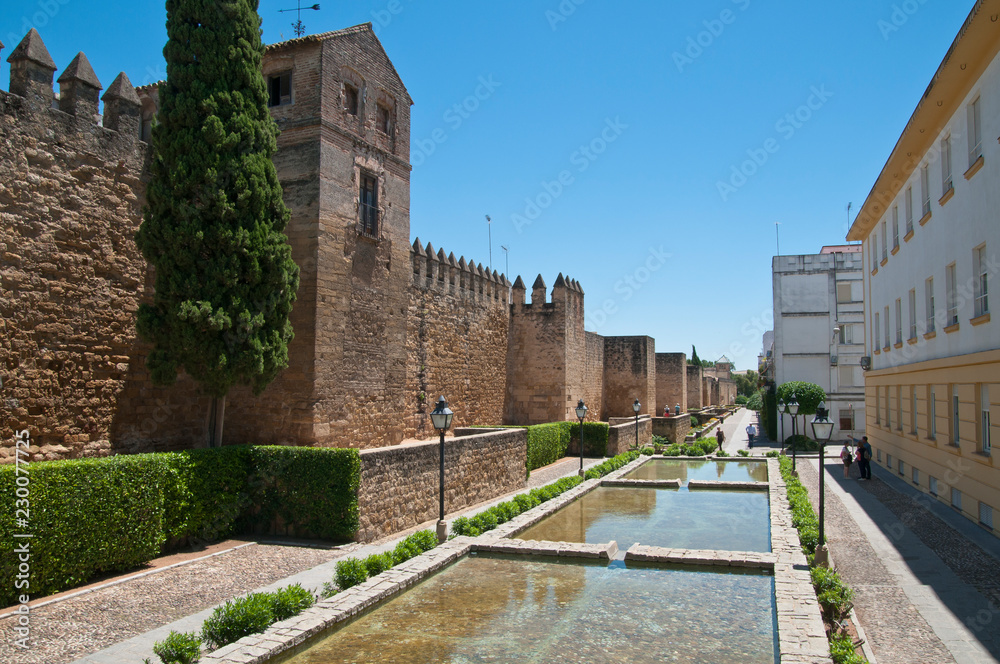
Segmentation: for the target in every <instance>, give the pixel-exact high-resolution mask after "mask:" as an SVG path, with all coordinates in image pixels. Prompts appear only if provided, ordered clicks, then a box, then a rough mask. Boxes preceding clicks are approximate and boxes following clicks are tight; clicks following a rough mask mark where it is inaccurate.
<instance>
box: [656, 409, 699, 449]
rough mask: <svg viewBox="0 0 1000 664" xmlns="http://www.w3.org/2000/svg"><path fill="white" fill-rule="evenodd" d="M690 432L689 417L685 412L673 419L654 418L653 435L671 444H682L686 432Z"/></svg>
mask: <svg viewBox="0 0 1000 664" xmlns="http://www.w3.org/2000/svg"><path fill="white" fill-rule="evenodd" d="M690 430H691V416H690V415H688V414H687V413H686V412H682V413H681V414H680V415H675V416H674V417H654V418H653V435H654V436H662V437H663V438H666V439H667V440H669V441H670V442H671V443H677V444H680V443H683V442H684V438H685V437H686V436H687V434H688V431H690Z"/></svg>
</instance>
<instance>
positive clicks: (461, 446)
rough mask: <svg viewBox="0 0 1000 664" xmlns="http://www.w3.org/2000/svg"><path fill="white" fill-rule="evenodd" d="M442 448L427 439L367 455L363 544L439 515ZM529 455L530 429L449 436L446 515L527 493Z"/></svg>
mask: <svg viewBox="0 0 1000 664" xmlns="http://www.w3.org/2000/svg"><path fill="white" fill-rule="evenodd" d="M463 433H464V431H463ZM438 445H439V442H438V441H437V440H427V441H421V442H419V443H412V444H404V445H396V446H393V447H383V448H379V449H374V450H362V451H361V484H360V486H359V488H358V512H359V514H360V521H361V525H360V527H359V528H358V534H357V535H356V536H355V539H356V540H357V541H359V542H371V541H373V540H376V539H379V538H381V537H385V536H386V535H391V534H393V533H398V532H400V531H402V530H406V529H407V528H412V527H413V526H416V525H419V524H421V523H424V522H425V521H431V520H433V519H436V518H437V517H438V482H439V472H440V470H439V468H440V466H439V463H440V462H439V459H438ZM527 451H528V438H527V433H526V432H525V430H524V429H505V430H499V431H496V430H494V431H489V432H487V433H476V434H473V435H467V436H460V437H457V438H446V439H445V443H444V463H445V475H444V488H445V492H444V507H445V512H454V511H456V510H460V509H462V508H465V507H469V506H470V505H475V504H477V503H481V502H483V501H486V500H490V499H491V498H496V497H497V496H502V495H504V494H507V493H511V492H513V491H517V490H519V489H523V488H524V486H525V470H524V469H525V462H526V461H527V458H526V457H527Z"/></svg>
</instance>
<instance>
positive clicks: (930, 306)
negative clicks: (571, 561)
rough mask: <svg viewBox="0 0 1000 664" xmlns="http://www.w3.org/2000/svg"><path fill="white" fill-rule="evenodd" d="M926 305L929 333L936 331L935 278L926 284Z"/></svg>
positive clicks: (928, 280)
mask: <svg viewBox="0 0 1000 664" xmlns="http://www.w3.org/2000/svg"><path fill="white" fill-rule="evenodd" d="M924 303H925V305H926V307H927V324H926V328H927V332H928V333H931V332H933V331H934V277H928V278H927V281H925V282H924Z"/></svg>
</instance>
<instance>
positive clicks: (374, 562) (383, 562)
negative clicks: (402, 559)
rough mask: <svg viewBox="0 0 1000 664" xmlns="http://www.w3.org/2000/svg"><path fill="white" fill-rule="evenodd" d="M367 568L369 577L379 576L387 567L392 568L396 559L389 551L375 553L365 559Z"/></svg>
mask: <svg viewBox="0 0 1000 664" xmlns="http://www.w3.org/2000/svg"><path fill="white" fill-rule="evenodd" d="M364 563H365V569H366V570H368V578H371V577H373V576H378V575H379V574H381V573H382V572H384V571H386V570H387V569H390V568H392V566H393V564H394V563H395V561H393V559H392V554H389V553H373V554H372V555H370V556H368V557H367V558H365V559H364Z"/></svg>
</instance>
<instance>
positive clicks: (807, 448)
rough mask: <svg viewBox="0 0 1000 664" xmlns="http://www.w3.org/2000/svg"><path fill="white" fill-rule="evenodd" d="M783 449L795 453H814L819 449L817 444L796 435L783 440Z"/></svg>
mask: <svg viewBox="0 0 1000 664" xmlns="http://www.w3.org/2000/svg"><path fill="white" fill-rule="evenodd" d="M785 449H787V450H789V451H791V450H792V449H794V450H796V451H797V452H815V451H816V450H818V449H819V444H818V443H817V442H816V441H814V440H812V439H811V438H809V437H808V436H803V435H802V434H796V435H794V436H789V437H788V438H786V439H785Z"/></svg>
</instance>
